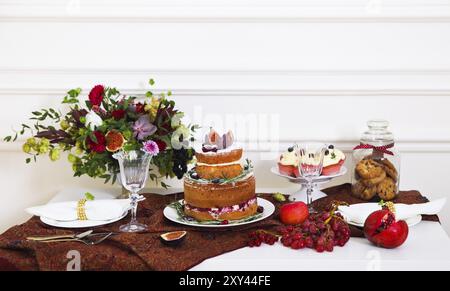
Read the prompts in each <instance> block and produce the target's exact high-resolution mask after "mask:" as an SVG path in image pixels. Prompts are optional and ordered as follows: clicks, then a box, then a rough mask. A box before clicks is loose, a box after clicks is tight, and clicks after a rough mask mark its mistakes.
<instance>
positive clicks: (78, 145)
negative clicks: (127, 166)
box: [4, 79, 199, 187]
mask: <svg viewBox="0 0 450 291" xmlns="http://www.w3.org/2000/svg"><path fill="white" fill-rule="evenodd" d="M149 83H150V85H153V84H154V81H153V79H151V80H150V82H149ZM80 94H81V89H80V88H77V89H72V90H70V91H68V92H67V95H66V96H65V97H64V99H63V101H62V103H63V104H66V105H68V107H69V110H68V112H67V113H66V114H62V113H61V111H59V110H55V109H53V108H48V109H42V110H40V111H34V112H32V117H31V118H30V120H33V121H34V124H33V125H27V124H22V128H21V130H20V131H18V132H16V133H15V134H14V135H11V136H7V137H5V138H4V140H5V141H7V142H11V141H16V140H17V138H18V136H19V135H24V134H25V133H26V132H30V133H31V135H32V137H30V138H28V139H27V140H26V142H25V143H24V145H23V151H24V152H25V153H27V154H28V155H30V156H31V157H28V158H27V159H26V162H27V163H29V162H31V160H34V161H36V160H37V156H40V155H48V156H49V157H50V159H51V160H52V161H55V160H58V159H59V158H60V153H61V152H62V151H66V152H69V154H68V160H69V162H70V163H72V169H73V171H74V176H75V177H79V176H81V175H88V176H90V177H94V178H95V177H99V178H102V179H104V180H105V183H107V182H109V181H112V183H114V182H115V181H116V178H117V175H118V174H119V172H120V170H119V165H118V163H117V161H116V160H115V159H114V158H113V157H112V155H113V153H114V152H117V151H119V150H124V151H128V150H139V149H142V148H144V149H145V150H146V151H147V152H149V153H151V154H152V155H153V156H154V157H153V159H152V164H153V165H154V166H156V168H157V169H158V173H154V172H152V170H150V173H149V177H150V179H151V180H156V181H158V179H161V178H164V177H165V178H174V177H177V178H178V179H181V178H182V177H183V175H184V174H185V173H186V172H187V165H188V164H189V162H190V161H191V160H192V159H193V156H194V150H193V149H192V147H190V143H191V142H192V141H194V138H193V133H194V132H195V130H196V129H198V128H199V127H198V126H197V125H184V124H183V123H182V121H181V119H182V118H183V116H184V113H183V112H181V111H179V110H177V109H175V102H174V101H171V100H168V99H167V97H168V96H170V95H171V92H170V91H169V92H167V93H162V94H158V95H157V96H156V95H154V94H153V93H152V92H151V91H148V92H147V93H146V99H145V100H138V99H137V97H133V96H126V95H123V94H121V93H120V92H119V91H118V90H117V89H116V88H109V87H104V86H102V85H97V86H95V87H94V88H92V90H91V91H90V93H89V95H88V100H85V101H84V102H82V100H80V99H81V98H80ZM153 168H154V167H153ZM160 183H161V185H162V186H163V187H168V185H167V184H165V183H164V182H162V181H160Z"/></svg>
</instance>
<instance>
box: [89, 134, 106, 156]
mask: <svg viewBox="0 0 450 291" xmlns="http://www.w3.org/2000/svg"><path fill="white" fill-rule="evenodd" d="M94 135H95V138H96V139H97V142H94V141H93V140H92V139H91V138H90V137H87V139H86V143H87V146H88V148H89V149H90V150H91V151H93V152H96V153H99V154H100V153H103V152H104V151H105V150H106V138H105V136H104V135H103V133H101V132H100V131H94Z"/></svg>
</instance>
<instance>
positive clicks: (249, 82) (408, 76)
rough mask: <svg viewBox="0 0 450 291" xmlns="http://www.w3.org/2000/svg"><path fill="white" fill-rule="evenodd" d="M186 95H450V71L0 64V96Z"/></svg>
mask: <svg viewBox="0 0 450 291" xmlns="http://www.w3.org/2000/svg"><path fill="white" fill-rule="evenodd" d="M149 78H154V79H155V80H156V86H155V88H156V89H160V90H166V89H170V90H173V91H174V93H176V94H178V95H183V96H450V69H440V70H427V69H410V70H295V71H294V70H270V69H267V70H226V69H217V70H162V69H127V68H110V69H95V68H77V69H75V68H74V69H59V68H48V69H35V68H0V80H2V83H1V84H0V95H24V96H29V95H47V96H53V95H62V94H64V93H65V92H66V91H67V90H68V89H70V88H74V87H79V86H80V85H83V86H86V88H84V89H86V90H87V89H88V88H90V87H91V86H93V85H95V84H96V83H102V84H105V85H113V86H116V87H117V88H119V89H120V90H121V91H122V92H126V93H127V94H141V93H143V92H145V90H147V89H148V88H149V86H148V84H147V81H148V79H149Z"/></svg>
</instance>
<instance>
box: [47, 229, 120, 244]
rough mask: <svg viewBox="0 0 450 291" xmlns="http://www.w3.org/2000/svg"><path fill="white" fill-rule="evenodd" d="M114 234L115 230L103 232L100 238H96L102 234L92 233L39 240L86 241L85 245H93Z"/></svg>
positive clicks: (49, 241)
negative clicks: (74, 236) (79, 236)
mask: <svg viewBox="0 0 450 291" xmlns="http://www.w3.org/2000/svg"><path fill="white" fill-rule="evenodd" d="M113 234H114V233H113V232H109V233H106V234H105V233H103V235H102V236H101V237H100V238H96V237H98V236H99V235H100V234H94V235H90V236H85V237H83V238H60V239H49V240H41V241H39V242H43V243H52V242H80V243H84V244H85V245H88V246H92V245H98V244H99V243H101V242H103V241H105V240H106V239H108V238H109V237H110V236H112V235H113Z"/></svg>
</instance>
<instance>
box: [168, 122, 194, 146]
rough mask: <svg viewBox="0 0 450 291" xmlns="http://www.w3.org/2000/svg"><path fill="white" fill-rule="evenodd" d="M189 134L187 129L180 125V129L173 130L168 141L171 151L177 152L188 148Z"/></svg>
mask: <svg viewBox="0 0 450 291" xmlns="http://www.w3.org/2000/svg"><path fill="white" fill-rule="evenodd" d="M190 135H191V132H190V131H189V129H188V128H187V127H185V126H184V125H180V127H178V128H177V130H175V132H174V133H173V134H172V138H171V140H170V143H171V145H172V148H173V149H176V150H179V149H181V148H185V149H187V148H189V139H190Z"/></svg>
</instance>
